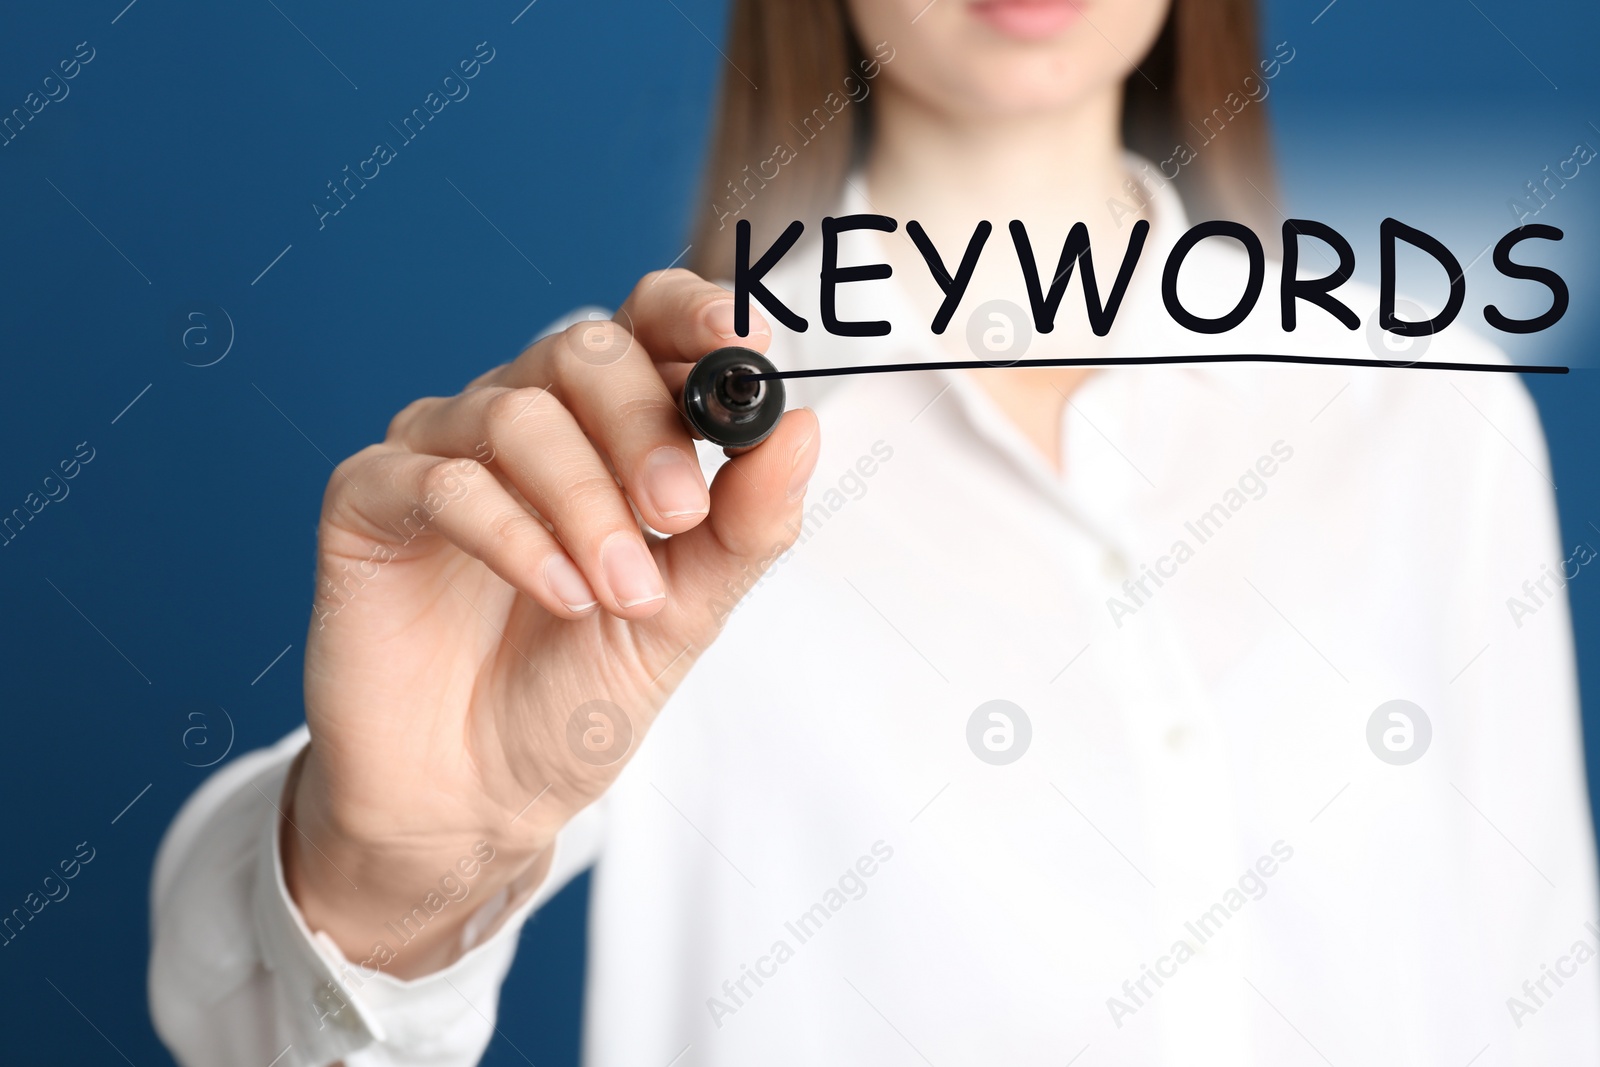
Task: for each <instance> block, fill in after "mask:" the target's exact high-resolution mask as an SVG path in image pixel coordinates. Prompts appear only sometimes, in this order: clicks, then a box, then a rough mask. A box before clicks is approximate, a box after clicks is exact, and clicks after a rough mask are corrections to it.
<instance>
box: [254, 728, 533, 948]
mask: <svg viewBox="0 0 1600 1067" xmlns="http://www.w3.org/2000/svg"><path fill="white" fill-rule="evenodd" d="M325 784H326V783H325V781H324V779H323V778H322V768H321V764H320V763H319V761H318V760H317V758H316V754H315V752H314V751H313V750H312V749H311V747H310V746H308V747H307V748H306V749H305V750H303V751H302V752H301V754H300V756H299V757H297V758H296V762H295V764H294V766H292V767H291V769H290V774H289V777H288V778H287V779H286V781H285V788H284V795H283V803H282V805H281V807H282V810H283V813H284V819H283V822H282V825H281V827H280V840H279V847H280V849H281V855H282V857H283V867H284V880H285V883H286V884H287V886H288V889H289V894H290V896H291V897H292V898H293V899H294V901H295V903H296V905H298V907H299V909H300V912H301V914H302V916H304V918H305V921H306V924H307V926H309V927H310V928H311V929H312V930H313V931H320V932H322V933H325V934H327V935H328V936H329V937H330V938H332V940H333V941H334V943H335V944H336V945H338V947H339V949H340V951H341V952H343V953H344V955H345V957H346V958H347V959H348V960H350V961H352V962H355V963H360V964H363V965H364V968H365V969H367V970H374V969H375V970H381V971H382V972H383V973H386V974H389V975H391V976H392V977H396V978H413V977H417V976H419V975H424V974H428V973H431V972H433V971H437V970H439V969H440V968H442V967H445V966H448V965H449V964H450V963H451V962H452V961H453V960H454V959H455V958H456V956H457V955H458V954H459V951H460V947H461V931H462V929H463V927H464V926H465V925H466V923H467V920H468V919H470V918H471V917H472V915H473V914H474V913H475V912H476V911H477V910H478V909H479V908H480V907H481V906H482V905H483V904H484V903H485V902H486V901H488V900H490V899H492V898H493V897H494V896H495V895H496V894H497V893H499V892H500V891H501V890H503V889H505V888H506V887H507V886H508V885H513V883H515V884H516V885H517V886H518V887H526V886H527V885H528V883H529V882H530V878H529V875H530V874H533V873H537V874H539V875H540V876H541V877H542V873H543V871H542V868H543V867H544V866H546V865H547V863H548V855H549V851H550V850H549V848H548V846H546V847H542V848H535V847H530V846H529V845H528V843H526V842H522V841H515V842H513V841H506V840H499V841H496V840H493V839H491V835H489V834H480V835H476V836H474V835H472V834H464V835H461V840H459V841H456V840H448V841H447V840H444V839H438V840H431V841H430V840H428V839H427V838H426V837H424V836H422V835H417V836H413V837H408V838H407V839H405V840H394V839H390V840H376V839H374V838H372V837H370V836H368V835H366V834H362V833H358V832H352V827H351V823H350V820H348V819H341V818H339V817H338V814H337V812H335V811H334V810H332V805H331V804H330V803H329V794H328V791H327V790H326V788H325Z"/></svg>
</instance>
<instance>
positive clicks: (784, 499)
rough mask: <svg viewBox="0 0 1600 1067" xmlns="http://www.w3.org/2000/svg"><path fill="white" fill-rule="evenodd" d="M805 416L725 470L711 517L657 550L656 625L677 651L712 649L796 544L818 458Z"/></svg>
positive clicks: (790, 415) (802, 412) (808, 414)
mask: <svg viewBox="0 0 1600 1067" xmlns="http://www.w3.org/2000/svg"><path fill="white" fill-rule="evenodd" d="M820 444H821V441H820V432H819V428H818V425H817V417H816V415H815V414H814V413H813V412H812V411H811V410H810V409H809V408H798V409H796V410H794V411H790V412H787V413H785V415H784V416H783V419H782V420H781V421H780V422H779V423H778V426H777V428H776V429H774V430H773V432H772V435H771V436H770V437H768V438H767V439H766V440H765V441H763V442H762V443H761V444H759V445H757V446H756V447H755V448H752V449H750V450H749V451H748V452H744V453H742V454H741V455H739V456H737V457H735V458H733V459H731V460H729V461H728V462H727V463H725V464H723V466H722V469H721V470H719V471H718V472H717V476H716V478H715V479H713V481H712V483H711V510H710V512H709V514H708V515H707V516H706V518H705V520H704V521H703V522H701V523H700V524H699V525H698V526H696V527H695V528H694V529H692V530H689V531H687V532H685V533H681V534H678V535H677V536H675V537H671V538H668V539H667V540H666V541H665V542H663V543H662V544H661V545H659V546H658V551H659V552H660V553H662V555H661V556H660V557H658V563H659V564H660V565H661V573H662V577H663V579H664V580H665V582H666V586H667V604H666V607H665V608H664V609H663V610H662V611H661V612H660V613H658V614H657V615H656V616H655V617H654V618H652V619H650V620H649V622H651V623H657V624H659V625H660V626H661V628H662V630H663V635H664V636H667V637H668V638H669V643H673V642H675V643H676V644H677V646H678V647H677V648H675V649H671V650H670V651H669V652H668V653H667V654H668V655H672V654H675V653H676V652H678V651H679V650H680V649H682V648H683V646H684V645H685V644H688V645H690V646H692V647H694V648H697V649H698V648H703V647H704V646H705V645H707V644H709V643H710V641H711V639H712V638H714V637H715V636H716V634H717V632H718V631H719V630H720V629H721V628H722V624H723V623H724V622H725V621H726V620H727V617H728V615H729V614H731V613H732V611H733V609H734V608H735V607H736V606H737V605H738V603H739V601H740V600H742V599H743V598H744V596H745V594H746V593H748V592H749V591H750V590H751V589H752V588H754V587H755V584H756V583H757V582H758V581H760V579H761V576H762V575H763V574H765V573H766V572H767V570H768V568H770V567H771V566H772V564H773V563H774V562H775V561H776V560H777V558H778V557H779V556H781V555H782V554H783V553H784V552H786V551H788V549H789V547H790V546H791V545H792V544H794V541H795V538H796V537H797V536H798V534H799V532H800V515H801V510H802V507H803V503H804V495H805V487H806V484H807V483H808V482H809V481H810V479H811V473H812V471H814V470H815V469H816V466H817V455H818V452H819V451H820Z"/></svg>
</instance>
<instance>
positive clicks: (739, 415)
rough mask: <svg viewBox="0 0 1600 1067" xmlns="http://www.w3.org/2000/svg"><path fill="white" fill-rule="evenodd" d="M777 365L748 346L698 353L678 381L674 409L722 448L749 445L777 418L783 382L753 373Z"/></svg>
mask: <svg viewBox="0 0 1600 1067" xmlns="http://www.w3.org/2000/svg"><path fill="white" fill-rule="evenodd" d="M777 373H778V368H777V367H775V366H773V364H772V361H771V360H769V359H768V358H767V357H766V356H763V355H762V354H761V353H760V352H757V351H755V350H753V349H749V348H739V347H732V348H719V349H717V350H716V351H715V352H712V353H710V354H709V355H706V356H703V357H701V359H700V360H699V361H698V362H697V363H695V365H694V369H693V370H691V371H690V372H689V377H688V379H687V380H686V381H685V382H684V383H683V396H682V397H681V398H680V400H679V402H678V407H679V410H680V411H682V412H683V417H684V418H685V419H687V420H688V422H689V425H690V426H691V427H693V429H694V431H695V432H696V433H698V434H699V435H700V436H701V437H704V438H705V439H706V440H707V441H710V442H711V443H712V444H716V445H721V446H722V447H723V448H733V449H744V448H753V447H755V446H756V445H759V444H760V443H761V442H762V441H765V440H766V439H767V437H768V435H770V434H771V433H772V431H773V430H774V429H775V428H776V427H777V425H778V420H779V419H780V418H782V417H783V404H784V395H783V382H781V381H779V380H777V379H771V380H768V379H765V378H762V377H758V375H768V374H777Z"/></svg>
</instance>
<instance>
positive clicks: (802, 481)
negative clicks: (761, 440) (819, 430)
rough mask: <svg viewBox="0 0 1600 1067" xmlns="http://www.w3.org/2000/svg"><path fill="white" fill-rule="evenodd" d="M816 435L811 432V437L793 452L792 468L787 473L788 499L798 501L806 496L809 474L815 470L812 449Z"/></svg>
mask: <svg viewBox="0 0 1600 1067" xmlns="http://www.w3.org/2000/svg"><path fill="white" fill-rule="evenodd" d="M816 439H817V435H816V432H815V431H813V432H812V434H811V436H810V437H808V438H806V439H805V441H804V442H803V443H802V444H801V445H800V447H799V448H798V449H796V450H795V454H794V467H793V468H792V469H791V470H790V473H789V499H790V500H791V501H795V500H799V499H800V498H801V497H803V496H805V495H806V486H807V485H809V484H810V483H811V473H812V472H813V471H815V470H816V469H817V450H816V449H815V448H813V447H812V445H813V443H814V442H815V441H816Z"/></svg>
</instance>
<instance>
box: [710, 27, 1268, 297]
mask: <svg viewBox="0 0 1600 1067" xmlns="http://www.w3.org/2000/svg"><path fill="white" fill-rule="evenodd" d="M891 44H892V42H891ZM727 47H728V55H727V59H728V62H727V63H726V64H724V68H723V78H722V90H721V96H720V103H719V107H718V114H717V121H716V126H715V127H714V129H713V134H712V137H713V140H712V144H711V151H710V153H709V156H708V160H707V167H706V170H705V173H704V177H703V179H702V191H703V196H702V200H701V205H700V208H699V210H698V212H697V213H696V221H695V225H694V231H693V243H694V252H693V255H692V256H691V257H690V261H689V262H690V265H691V266H692V267H693V268H694V269H695V271H696V272H697V273H699V274H701V275H702V276H705V277H708V278H726V277H729V276H731V275H732V273H733V234H732V230H733V226H734V224H735V222H736V221H737V220H739V219H749V220H750V222H751V226H752V230H753V233H754V240H753V241H752V247H754V248H757V249H760V248H764V247H766V244H767V243H768V242H770V241H771V240H773V239H774V238H775V237H776V236H777V235H778V233H779V232H780V231H781V230H782V229H783V227H784V226H786V225H787V224H788V223H789V222H790V221H791V220H793V219H807V220H811V219H816V218H820V217H821V216H822V215H824V214H826V213H828V212H829V211H831V210H833V208H834V206H835V205H836V204H837V202H838V197H839V193H840V190H841V189H842V188H843V187H844V181H845V178H846V176H847V175H848V174H849V172H850V168H851V167H852V166H853V165H854V163H855V161H856V159H857V156H858V153H859V152H860V150H861V148H862V147H863V146H864V145H865V143H866V139H867V137H868V135H869V130H870V125H871V121H872V108H871V79H872V77H873V76H874V75H875V74H876V73H877V72H878V70H879V69H880V67H881V60H882V57H881V56H878V55H875V54H872V53H869V52H867V51H865V50H864V49H863V48H862V46H861V43H860V42H859V41H857V40H856V36H855V32H854V30H853V29H852V28H851V26H850V19H849V15H848V13H847V12H846V10H845V0H733V14H732V20H731V26H730V28H729V34H728V46H727ZM1256 49H1257V41H1256V11H1255V0H1172V7H1171V10H1170V11H1169V12H1168V15H1167V21H1166V25H1164V26H1163V27H1162V29H1161V33H1160V36H1159V37H1158V38H1157V39H1156V43H1155V44H1154V45H1153V46H1152V47H1151V49H1150V54H1149V55H1148V56H1146V57H1145V58H1144V59H1143V60H1141V61H1140V62H1139V64H1138V69H1137V70H1134V71H1132V72H1131V73H1130V74H1129V75H1128V78H1127V81H1126V82H1125V83H1124V107H1123V120H1122V127H1123V129H1122V132H1123V141H1124V143H1125V144H1126V145H1127V146H1128V148H1130V149H1132V150H1133V151H1135V152H1138V153H1140V154H1141V155H1143V156H1145V157H1146V158H1147V159H1149V160H1151V162H1152V163H1153V164H1155V165H1156V167H1164V168H1165V171H1166V175H1165V176H1163V177H1159V178H1158V179H1157V180H1167V179H1168V178H1169V177H1170V174H1171V172H1172V171H1173V170H1174V169H1176V170H1177V172H1178V176H1177V178H1175V179H1172V180H1173V182H1174V184H1175V186H1176V188H1177V190H1178V191H1179V193H1180V194H1181V195H1182V197H1183V200H1184V206H1185V207H1186V208H1187V210H1188V212H1189V214H1190V216H1191V219H1192V221H1200V220H1202V219H1211V218H1228V219H1233V220H1235V221H1238V222H1243V223H1246V224H1249V225H1251V226H1252V227H1254V228H1255V229H1256V230H1257V232H1265V229H1264V228H1263V227H1265V228H1271V227H1273V226H1275V225H1276V221H1277V220H1276V217H1275V213H1274V212H1270V211H1269V209H1270V207H1271V204H1270V202H1269V201H1268V199H1267V198H1268V197H1270V196H1272V195H1273V192H1272V190H1273V182H1272V166H1271V160H1270V155H1269V151H1268V144H1267V121H1266V106H1265V98H1266V93H1265V92H1264V91H1262V90H1263V89H1264V87H1265V83H1264V82H1263V81H1262V78H1261V73H1262V71H1261V68H1260V67H1258V65H1257V53H1256ZM887 54H888V55H892V54H893V53H892V52H890V53H887ZM751 76H755V77H759V78H760V85H761V88H760V90H759V91H758V90H757V89H756V87H755V85H753V84H752V83H751V82H750V80H749V77H751ZM1246 78H1252V79H1253V83H1254V84H1255V85H1256V90H1255V92H1258V93H1260V96H1259V98H1257V97H1256V95H1255V93H1252V92H1251V90H1250V88H1249V86H1247V85H1246V84H1245V79H1246ZM1230 96H1231V99H1232V102H1233V103H1234V107H1235V108H1237V113H1235V111H1234V108H1230V107H1228V106H1227V102H1228V101H1229V100H1230ZM1239 101H1245V104H1244V106H1240V105H1239V103H1238V102H1239ZM1207 120H1210V122H1209V125H1208V124H1207ZM1191 124H1193V126H1191ZM1197 129H1198V130H1200V131H1203V132H1196V130H1197ZM1207 138H1214V140H1207ZM1182 144H1188V145H1190V146H1192V150H1193V155H1192V158H1188V157H1187V153H1185V154H1179V155H1176V156H1175V155H1174V152H1175V149H1176V148H1177V146H1179V145H1182ZM1186 158H1187V160H1188V161H1187V162H1185V159H1186ZM1251 183H1253V185H1254V187H1252V184H1251ZM1129 203H1130V206H1131V205H1132V203H1133V202H1132V200H1131V199H1130V200H1129Z"/></svg>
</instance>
